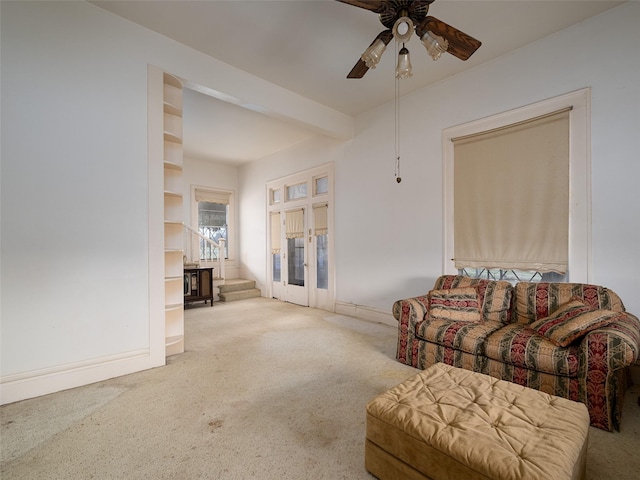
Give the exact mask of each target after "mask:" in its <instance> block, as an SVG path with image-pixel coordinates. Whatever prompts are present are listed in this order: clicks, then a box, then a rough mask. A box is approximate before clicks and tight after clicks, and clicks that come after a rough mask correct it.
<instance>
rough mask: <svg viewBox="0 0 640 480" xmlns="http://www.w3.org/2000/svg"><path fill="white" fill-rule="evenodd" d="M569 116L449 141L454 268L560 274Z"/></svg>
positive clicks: (565, 217)
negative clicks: (452, 186) (452, 192)
mask: <svg viewBox="0 0 640 480" xmlns="http://www.w3.org/2000/svg"><path fill="white" fill-rule="evenodd" d="M569 111H570V109H565V110H562V111H559V112H554V113H552V114H548V115H544V116H542V117H537V118H535V119H531V120H529V121H525V122H519V123H517V124H514V125H509V126H506V127H503V128H500V129H495V130H491V131H487V132H483V133H480V134H476V135H471V136H467V137H463V138H457V139H453V140H452V141H453V142H454V218H455V219H454V252H455V253H454V255H455V265H456V268H464V267H471V268H501V269H516V270H537V271H541V272H559V273H565V272H566V270H567V264H568V237H569Z"/></svg>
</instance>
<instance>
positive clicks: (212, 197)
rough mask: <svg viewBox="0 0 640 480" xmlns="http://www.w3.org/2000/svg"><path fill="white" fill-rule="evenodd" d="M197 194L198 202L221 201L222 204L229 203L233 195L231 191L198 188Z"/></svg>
mask: <svg viewBox="0 0 640 480" xmlns="http://www.w3.org/2000/svg"><path fill="white" fill-rule="evenodd" d="M195 196H196V202H210V203H220V204H222V205H229V203H230V201H229V199H230V197H231V193H227V192H218V191H212V190H204V189H202V188H196V191H195Z"/></svg>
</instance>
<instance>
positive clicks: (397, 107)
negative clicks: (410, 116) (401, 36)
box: [395, 42, 402, 183]
mask: <svg viewBox="0 0 640 480" xmlns="http://www.w3.org/2000/svg"><path fill="white" fill-rule="evenodd" d="M397 49H398V44H397V42H396V50H397ZM397 56H398V55H397V52H396V57H397ZM395 86H396V91H395V142H396V173H395V176H396V182H398V183H400V182H401V181H402V177H400V79H399V78H398V77H396V85H395Z"/></svg>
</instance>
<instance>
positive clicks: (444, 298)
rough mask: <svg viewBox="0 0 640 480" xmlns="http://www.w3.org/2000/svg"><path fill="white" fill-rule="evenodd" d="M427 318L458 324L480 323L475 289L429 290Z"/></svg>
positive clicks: (478, 304)
mask: <svg viewBox="0 0 640 480" xmlns="http://www.w3.org/2000/svg"><path fill="white" fill-rule="evenodd" d="M428 307H429V309H428V313H427V315H428V317H429V318H430V319H439V320H452V321H459V322H476V323H477V322H480V320H481V318H482V316H481V314H480V307H481V305H480V301H479V299H478V290H477V288H475V287H462V288H451V289H445V290H431V291H430V292H429V305H428Z"/></svg>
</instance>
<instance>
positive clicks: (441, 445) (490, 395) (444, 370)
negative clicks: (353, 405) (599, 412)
mask: <svg viewBox="0 0 640 480" xmlns="http://www.w3.org/2000/svg"><path fill="white" fill-rule="evenodd" d="M367 414H368V416H370V417H374V418H375V420H376V422H378V423H379V424H380V425H383V426H384V425H387V427H382V428H389V429H392V430H394V431H401V432H402V434H403V435H406V436H407V437H409V438H410V439H411V442H412V444H413V445H420V444H424V445H426V446H428V447H429V449H433V451H436V452H438V453H439V454H442V455H444V456H446V457H448V458H449V459H450V460H451V461H452V462H453V463H455V464H458V465H460V466H461V467H464V468H465V469H466V470H467V471H473V472H475V473H476V474H477V475H478V478H491V479H494V478H496V479H497V478H499V479H502V480H516V479H545V480H548V479H556V478H558V479H559V478H563V479H570V478H579V476H581V475H583V474H584V471H583V470H582V472H581V473H579V472H577V470H579V469H580V468H581V467H580V466H579V464H580V463H582V465H583V467H582V469H583V468H584V456H585V452H586V445H587V436H588V431H589V414H588V412H587V408H586V406H585V405H583V404H582V403H578V402H573V401H571V400H566V399H564V398H559V397H555V396H552V395H548V394H546V393H544V392H540V391H538V390H533V389H529V388H526V387H522V386H520V385H516V384H513V383H509V382H506V381H502V380H498V379H495V378H493V377H490V376H488V375H482V374H479V373H474V372H470V371H468V370H463V369H459V368H455V367H451V366H449V365H445V364H443V363H438V364H436V365H433V366H431V367H429V368H428V369H427V370H425V371H423V372H420V373H418V374H416V375H414V376H413V377H411V378H409V379H408V380H406V381H405V382H403V383H401V384H400V385H398V386H396V387H394V388H392V389H391V390H389V391H387V392H385V393H383V394H382V395H379V396H378V397H376V398H375V399H373V400H372V401H371V402H369V403H368V405H367ZM374 442H375V440H374ZM394 443H397V442H394ZM379 446H380V447H381V448H385V446H384V445H379ZM404 450H406V448H404ZM417 450H422V449H421V448H417ZM402 454H403V453H402V452H397V456H401V455H402ZM404 461H405V462H407V463H410V462H408V461H407V460H406V459H404ZM424 473H427V472H424ZM577 475H578V477H577Z"/></svg>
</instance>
